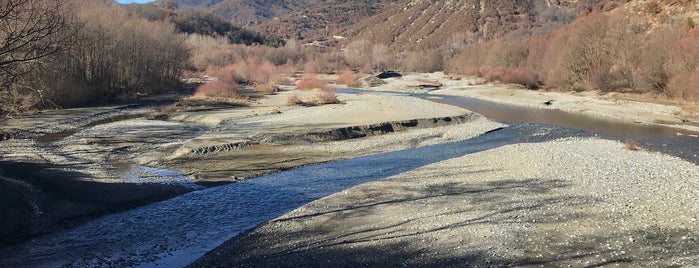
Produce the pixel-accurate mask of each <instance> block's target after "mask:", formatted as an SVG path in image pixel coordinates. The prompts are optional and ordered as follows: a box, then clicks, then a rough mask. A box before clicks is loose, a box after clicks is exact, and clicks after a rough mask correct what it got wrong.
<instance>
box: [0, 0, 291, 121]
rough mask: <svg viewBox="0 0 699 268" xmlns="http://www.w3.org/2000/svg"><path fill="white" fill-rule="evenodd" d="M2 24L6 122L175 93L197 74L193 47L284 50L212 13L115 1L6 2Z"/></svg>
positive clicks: (1, 99)
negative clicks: (211, 42) (214, 44)
mask: <svg viewBox="0 0 699 268" xmlns="http://www.w3.org/2000/svg"><path fill="white" fill-rule="evenodd" d="M133 7H139V8H135V9H134V8H133ZM0 24H1V25H0V26H1V27H0V40H1V41H2V44H1V45H0V82H1V86H2V87H1V88H0V114H2V115H15V114H20V113H26V112H29V111H32V110H36V109H42V108H51V107H73V106H78V105H86V104H95V103H104V102H112V101H115V100H125V99H131V98H134V97H137V96H143V95H149V94H156V93H163V92H169V91H172V90H174V89H176V88H177V85H178V83H179V81H180V78H181V75H182V71H184V70H191V69H193V68H195V67H192V63H191V61H190V59H191V58H192V53H191V51H192V50H193V49H194V47H195V46H196V45H194V44H192V42H191V41H188V40H202V39H207V38H208V39H220V38H223V39H224V40H225V41H224V43H225V45H229V44H231V43H241V44H246V45H251V44H267V45H274V46H278V45H282V44H283V41H282V40H281V39H278V38H271V37H267V36H263V35H261V34H259V33H255V32H252V31H248V30H245V29H243V28H241V27H238V26H236V25H234V24H232V23H231V22H229V21H226V20H223V19H221V18H218V17H215V16H213V15H211V14H208V13H203V12H194V11H191V12H173V11H171V10H168V9H167V8H166V7H160V6H155V5H143V6H122V5H119V4H116V3H115V2H112V1H109V0H98V1H94V0H17V1H2V2H1V3H0Z"/></svg>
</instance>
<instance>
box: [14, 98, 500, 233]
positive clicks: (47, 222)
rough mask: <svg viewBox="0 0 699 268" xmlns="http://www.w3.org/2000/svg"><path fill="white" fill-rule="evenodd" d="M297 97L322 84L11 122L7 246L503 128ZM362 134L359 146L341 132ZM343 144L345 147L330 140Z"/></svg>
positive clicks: (422, 104) (436, 110)
mask: <svg viewBox="0 0 699 268" xmlns="http://www.w3.org/2000/svg"><path fill="white" fill-rule="evenodd" d="M294 94H301V95H303V94H305V95H311V96H312V95H313V94H316V93H315V92H301V93H299V92H294V91H283V92H280V93H279V94H277V95H273V96H267V97H262V98H256V99H254V102H253V103H251V104H250V105H249V106H247V107H226V106H220V105H218V106H216V107H206V108H200V107H189V109H186V110H183V111H178V112H171V113H169V114H167V116H166V117H164V118H162V120H149V119H146V118H145V117H144V116H145V115H147V114H149V113H151V112H153V111H154V110H155V109H157V108H159V107H162V105H161V106H158V105H153V106H143V105H138V106H129V105H124V106H119V107H96V108H84V109H69V110H57V111H47V112H44V113H42V114H41V115H37V116H31V117H27V118H20V119H15V120H10V121H6V125H4V127H6V128H9V129H16V130H21V132H22V133H25V134H27V135H25V137H24V138H19V139H8V140H3V141H0V184H1V185H2V187H1V188H0V189H2V193H0V198H1V199H2V200H0V211H2V213H3V217H5V218H7V219H8V221H4V222H3V225H2V226H0V227H1V228H0V229H2V230H1V231H2V232H0V233H1V234H2V237H3V239H2V243H0V244H4V245H10V244H13V243H16V242H17V241H22V240H26V239H28V238H31V237H35V236H37V235H41V234H45V233H51V232H55V231H57V230H60V229H63V228H65V227H71V226H74V225H76V224H78V223H81V222H84V221H87V220H90V219H93V218H95V217H98V216H100V215H105V214H110V213H114V212H118V211H122V210H126V209H129V208H134V207H138V206H142V205H146V204H150V203H153V202H156V201H159V200H164V199H168V198H171V197H174V196H177V195H181V194H183V193H186V192H190V191H193V190H198V189H201V188H203V187H209V186H217V185H221V184H225V183H230V182H236V181H240V180H245V179H249V178H252V177H256V176H260V175H263V174H268V173H274V172H278V171H282V170H287V169H290V168H295V167H299V166H304V165H309V164H315V163H322V162H328V161H333V160H340V159H347V158H353V157H357V156H362V155H368V154H374V153H378V152H387V151H393V150H398V149H401V148H408V147H411V146H412V147H416V146H423V145H426V144H435V143H442V142H448V141H454V140H460V139H467V138H470V137H473V136H477V135H479V134H481V133H485V132H487V131H490V130H492V129H496V128H499V127H501V126H502V125H501V124H498V123H495V122H492V121H489V120H487V119H485V118H483V117H481V116H479V115H477V114H474V113H472V112H470V111H467V110H464V109H460V108H456V107H452V106H448V105H443V104H436V103H432V102H429V101H425V100H419V99H414V98H409V97H400V96H376V95H371V94H363V95H345V94H340V95H339V96H338V97H339V99H340V101H341V103H340V104H333V105H325V106H317V107H300V106H286V102H287V100H288V98H289V97H290V96H291V95H294ZM343 129H344V130H348V131H345V132H342V131H340V132H339V133H340V135H334V134H336V132H338V130H343ZM394 132H395V133H394ZM328 133H330V134H333V135H330V134H328ZM319 134H323V135H319ZM348 134H352V135H354V136H352V135H348ZM382 134H387V135H388V136H386V137H382V136H381V135H382ZM362 136H367V138H364V139H361V142H358V143H356V144H355V143H354V142H344V143H343V142H342V141H336V140H342V139H346V138H356V137H362ZM236 144H237V145H240V146H236ZM337 146H344V147H343V148H345V149H344V150H343V151H342V153H337V151H333V152H329V151H328V150H327V149H326V148H328V147H337ZM124 193H129V194H124Z"/></svg>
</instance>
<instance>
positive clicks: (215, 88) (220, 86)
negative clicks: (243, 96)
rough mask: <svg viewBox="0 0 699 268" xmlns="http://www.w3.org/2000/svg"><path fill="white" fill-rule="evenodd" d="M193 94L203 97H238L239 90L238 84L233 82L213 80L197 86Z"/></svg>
mask: <svg viewBox="0 0 699 268" xmlns="http://www.w3.org/2000/svg"><path fill="white" fill-rule="evenodd" d="M194 95H195V96H204V97H225V98H237V97H240V90H239V88H238V84H236V83H235V82H232V81H221V80H214V81H211V82H209V83H206V84H203V85H201V86H199V87H198V88H197V89H196V92H195V93H194Z"/></svg>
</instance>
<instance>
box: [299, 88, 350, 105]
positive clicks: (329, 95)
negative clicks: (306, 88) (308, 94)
mask: <svg viewBox="0 0 699 268" xmlns="http://www.w3.org/2000/svg"><path fill="white" fill-rule="evenodd" d="M337 103H340V100H339V99H338V98H337V94H336V93H335V91H334V90H332V89H327V88H326V89H322V90H320V91H319V92H318V93H317V94H316V95H315V96H314V97H313V98H312V99H308V100H307V99H303V98H301V97H300V96H299V95H296V94H294V95H291V96H290V97H289V98H288V99H287V100H286V104H287V105H289V106H306V107H311V106H318V105H325V104H337Z"/></svg>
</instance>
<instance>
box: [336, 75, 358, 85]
mask: <svg viewBox="0 0 699 268" xmlns="http://www.w3.org/2000/svg"><path fill="white" fill-rule="evenodd" d="M361 78H362V75H361V74H356V73H350V72H344V73H341V74H340V75H338V76H337V80H335V83H337V84H343V85H347V86H348V87H361V86H362V81H361V80H360V79H361Z"/></svg>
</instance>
